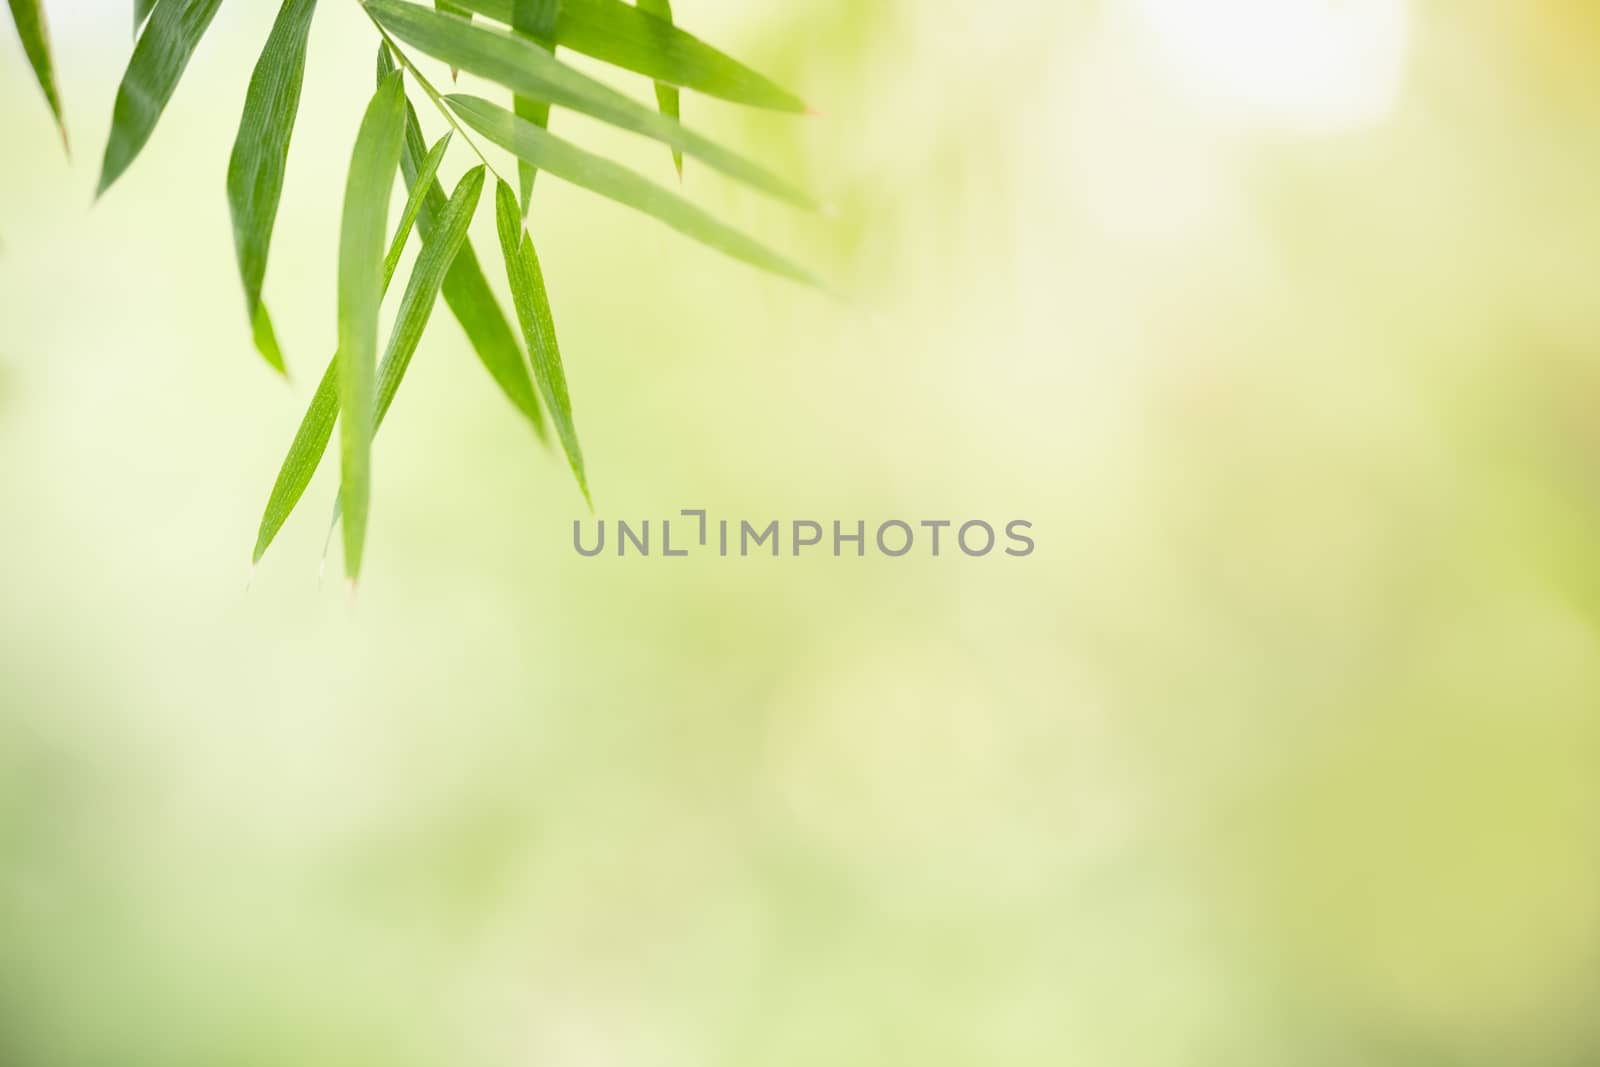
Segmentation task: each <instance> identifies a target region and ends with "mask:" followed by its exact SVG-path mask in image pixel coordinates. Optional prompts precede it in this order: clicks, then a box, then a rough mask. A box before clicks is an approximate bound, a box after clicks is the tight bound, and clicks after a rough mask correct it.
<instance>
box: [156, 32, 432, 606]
mask: <svg viewBox="0 0 1600 1067" xmlns="http://www.w3.org/2000/svg"><path fill="white" fill-rule="evenodd" d="M169 2H170V0H169ZM156 15H157V17H158V18H159V17H160V11H159V10H158V11H157V13H156ZM405 104H406V99H405V90H404V88H403V87H402V85H401V82H400V76H399V75H398V74H392V75H390V76H389V77H388V78H386V79H384V82H383V84H382V85H381V86H380V87H379V88H378V91H377V92H376V93H375V94H373V97H372V102H371V103H370V104H368V105H367V112H366V114H365V115H364V116H363V118H362V120H361V129H360V131H359V132H358V133H357V134H356V146H355V151H354V152H353V153H352V154H351V158H350V176H349V179H348V181H347V182H346V184H345V195H344V214H343V217H342V221H341V223H340V232H339V415H340V419H339V426H340V433H339V440H340V488H339V493H340V496H341V497H342V498H343V499H344V502H345V511H346V518H345V524H344V557H345V558H344V567H345V576H346V577H348V578H349V579H350V580H351V581H354V580H355V579H356V578H358V577H360V575H361V560H362V554H363V551H364V549H365V547H366V534H367V512H368V505H369V502H370V498H371V491H372V481H371V480H372V411H373V382H374V379H375V377H376V374H375V372H376V363H377V348H378V308H379V305H380V304H381V303H382V300H383V253H384V236H385V230H386V226H387V220H388V213H389V190H390V188H391V187H392V186H393V184H394V176H395V171H396V170H397V168H398V167H399V165H400V146H401V143H402V142H403V141H404V138H405V123H406V112H405Z"/></svg>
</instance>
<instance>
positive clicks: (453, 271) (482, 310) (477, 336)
mask: <svg viewBox="0 0 1600 1067" xmlns="http://www.w3.org/2000/svg"><path fill="white" fill-rule="evenodd" d="M393 70H394V61H393V60H392V59H391V58H390V56H389V51H388V49H387V48H386V47H380V48H379V49H378V74H379V77H380V78H382V77H383V76H384V75H386V74H388V73H389V72H391V71H393ZM424 150H425V146H424V143H423V140H422V126H421V124H420V123H418V121H417V113H416V111H415V110H414V109H413V108H412V107H411V105H410V104H409V103H407V105H406V144H405V151H404V152H403V153H402V154H401V156H400V169H401V170H403V171H404V172H405V176H406V184H407V185H408V186H410V188H411V191H412V193H413V195H415V193H416V191H417V189H418V187H419V186H420V187H422V189H423V190H424V199H423V204H422V211H421V212H420V213H419V214H418V216H417V228H418V229H419V230H421V231H422V238H423V241H424V243H426V241H427V240H428V238H429V236H430V235H431V233H432V227H433V223H434V219H436V218H437V217H438V215H439V212H441V211H443V210H444V204H445V197H444V190H443V189H442V188H440V186H439V183H438V182H437V181H432V182H422V181H420V180H419V179H420V177H421V174H420V169H421V167H422V164H423V153H424ZM444 302H445V303H446V304H448V305H449V307H450V311H451V313H452V314H454V315H455V317H456V321H458V322H459V323H461V328H462V329H463V330H464V331H466V334H467V339H468V340H469V341H471V342H472V350H473V352H474V353H476V354H477V357H478V360H479V361H480V362H481V363H482V364H483V366H484V369H485V370H487V371H488V372H489V376H490V377H491V378H493V379H494V380H495V384H497V385H498V386H499V387H500V389H501V391H502V392H503V393H505V395H506V398H507V399H508V400H510V401H511V404H512V406H513V407H515V408H516V409H517V410H518V411H520V412H521V413H522V415H523V417H524V418H526V419H527V420H528V422H529V423H530V424H531V425H532V426H533V431H534V433H535V434H536V435H538V438H539V440H541V441H543V440H545V439H546V435H545V429H544V416H543V415H542V414H541V413H540V411H539V401H538V398H537V397H535V395H534V392H533V381H532V379H530V378H529V377H528V362H527V360H525V359H524V358H523V357H522V349H521V347H519V346H518V344H517V338H516V335H515V334H513V333H512V332H511V326H510V324H509V323H507V322H506V317H505V313H504V312H503V311H501V309H500V302H499V301H498V300H496V299H495V297H494V293H493V292H492V291H491V290H490V289H489V282H488V280H487V279H486V278H485V277H484V276H483V268H482V267H480V266H479V265H478V257H477V254H476V253H474V252H473V251H472V243H471V242H470V241H469V242H467V243H466V244H465V245H463V246H462V247H461V251H460V253H458V254H457V256H456V261H455V264H454V265H453V266H452V267H451V268H450V273H449V274H448V275H446V276H445V279H444Z"/></svg>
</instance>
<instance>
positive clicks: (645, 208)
mask: <svg viewBox="0 0 1600 1067" xmlns="http://www.w3.org/2000/svg"><path fill="white" fill-rule="evenodd" d="M445 101H446V102H447V103H448V104H449V105H450V108H451V110H453V111H454V112H455V113H456V114H457V115H459V116H460V117H461V119H462V120H463V121H464V122H466V124H467V125H468V126H471V127H472V128H473V129H474V130H477V131H478V132H479V133H481V134H483V135H484V136H485V137H487V138H488V139H489V140H491V141H493V142H494V143H495V144H497V145H499V146H500V147H502V148H504V149H506V150H507V151H509V152H511V153H512V154H513V155H515V156H516V157H517V158H519V159H526V160H527V161H528V162H530V163H532V164H534V165H535V166H537V167H538V168H539V169H540V170H544V171H548V172H549V173H550V174H553V175H555V176H556V177H557V178H560V179H562V180H563V181H568V182H571V183H573V184H574V185H578V186H581V187H583V188H585V189H588V190H589V191H591V192H595V193H599V194H600V195H601V196H604V197H607V198H609V199H612V200H615V201H617V202H618V203H620V204H626V205H627V206H629V207H631V208H634V209H635V210H638V211H642V212H644V213H645V214H647V215H651V216H654V217H655V218H657V219H659V220H660V221H662V222H664V223H666V224H667V225H668V226H671V227H672V228H673V229H675V230H677V231H678V232H679V233H682V234H684V235H686V236H688V237H692V238H694V239H695V240H697V241H699V242H701V243H702V244H705V245H709V246H710V247H712V248H715V249H717V250H718V251H720V252H724V253H726V254H727V255H730V256H732V257H733V258H735V259H738V260H742V261H744V262H745V263H748V264H750V265H751V266H755V267H760V268H761V269H762V270H767V271H771V272H772V273H774V274H778V275H782V276H783V277H785V278H791V279H793V280H795V281H798V282H803V283H805V284H806V285H812V286H816V287H818V288H824V286H823V285H822V283H821V282H820V281H819V280H818V279H817V278H816V277H815V276H814V275H813V274H812V273H811V272H810V271H808V270H806V269H805V268H804V267H801V266H799V265H797V264H795V263H793V262H791V261H790V260H788V259H786V258H784V257H783V256H781V255H779V254H778V253H776V252H774V251H772V250H771V249H769V248H767V247H766V246H765V245H763V244H761V243H760V242H758V241H756V240H754V239H753V238H750V237H747V236H745V235H744V234H743V233H740V232H739V231H738V230H735V229H733V228H732V227H731V226H728V225H726V224H724V223H722V222H719V221H718V220H716V219H715V218H713V217H712V216H710V215H708V214H707V213H706V212H705V211H702V210H701V209H700V208H698V207H696V206H695V205H694V204H692V203H690V202H689V201H687V200H685V199H684V198H683V197H681V196H679V195H678V194H677V193H674V192H672V191H671V190H669V189H666V188H663V187H662V186H659V185H656V184H655V183H654V182H651V181H650V180H648V179H646V178H644V177H641V176H640V175H638V174H636V173H634V172H633V171H631V170H629V169H627V168H626V167H624V166H621V165H620V164H617V163H613V162H612V161H611V160H609V159H606V158H604V157H602V156H597V155H595V154H594V153H592V152H586V151H584V150H583V149H581V148H579V147H577V146H576V145H574V144H570V143H569V142H567V141H563V140H562V139H561V138H559V137H557V136H555V135H554V134H552V133H550V132H549V131H547V130H541V129H539V127H537V126H535V125H533V124H532V123H530V122H524V121H523V120H522V119H519V118H517V116H515V115H513V114H512V113H511V112H509V111H507V110H506V109H505V108H503V107H499V106H497V105H495V104H492V103H490V102H489V101H487V100H484V99H482V98H480V97H476V96H461V95H451V96H447V97H445Z"/></svg>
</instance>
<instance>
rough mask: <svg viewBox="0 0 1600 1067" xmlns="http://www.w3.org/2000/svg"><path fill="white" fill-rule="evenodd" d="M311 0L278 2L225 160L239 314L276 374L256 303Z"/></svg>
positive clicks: (274, 344)
mask: <svg viewBox="0 0 1600 1067" xmlns="http://www.w3.org/2000/svg"><path fill="white" fill-rule="evenodd" d="M316 9H317V0H284V3H283V6H282V7H281V8H280V9H279V10H278V18H277V21H276V22H274V23H273V26H272V33H271V34H270V35H269V36H268V38H267V44H266V47H265V48H263V49H262V51H261V58H260V59H259V60H258V61H257V62H256V67H255V71H254V73H252V74H251V76H250V88H249V89H248V90H247V91H246V93H245V99H244V115H243V117H241V118H240V120H239V133H238V136H237V137H236V138H235V139H234V142H233V155H232V157H231V158H230V159H229V161H228V207H229V209H230V210H231V211H232V214H233V243H234V250H235V252H236V253H237V256H238V260H239V276H240V279H241V280H242V281H243V282H244V299H245V312H246V314H247V315H248V316H249V319H250V322H251V324H252V327H253V331H252V332H253V334H254V338H255V342H256V348H257V350H258V351H260V353H261V355H262V357H263V358H265V359H266V361H267V362H268V363H270V364H271V365H272V366H273V367H275V368H277V370H278V371H279V372H280V373H282V372H283V371H284V362H283V352H282V351H281V350H280V349H279V347H278V341H277V337H276V335H275V333H274V331H273V329H272V318H271V316H270V315H268V313H267V308H266V305H265V304H264V303H262V301H261V286H262V282H263V280H264V279H265V278H266V273H267V255H268V252H269V250H270V249H271V246H272V228H273V225H274V223H275V222H276V221H277V218H278V202H279V200H280V199H281V197H282V196H283V178H284V173H285V172H286V171H287V169H288V163H289V140H290V137H291V136H292V135H293V134H294V123H295V117H296V115H298V114H299V111H300V89H301V86H302V84H303V83H304V81H305V72H306V43H307V41H308V40H309V38H310V34H311V16H312V15H313V14H314V13H315V12H316Z"/></svg>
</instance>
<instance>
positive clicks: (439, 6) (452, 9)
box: [433, 0, 472, 81]
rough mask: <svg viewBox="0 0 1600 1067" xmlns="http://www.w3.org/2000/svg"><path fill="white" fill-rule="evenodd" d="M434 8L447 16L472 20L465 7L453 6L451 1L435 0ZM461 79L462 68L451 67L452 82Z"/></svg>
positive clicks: (470, 13)
mask: <svg viewBox="0 0 1600 1067" xmlns="http://www.w3.org/2000/svg"><path fill="white" fill-rule="evenodd" d="M433 7H434V10H435V11H442V12H444V13H445V14H446V15H456V16H459V17H461V18H464V19H469V20H470V19H471V18H472V12H470V11H468V10H467V9H466V8H464V7H460V6H458V5H456V4H452V3H451V2H450V0H433ZM459 77H461V68H460V67H451V68H450V80H451V81H455V80H456V79H457V78H459Z"/></svg>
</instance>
